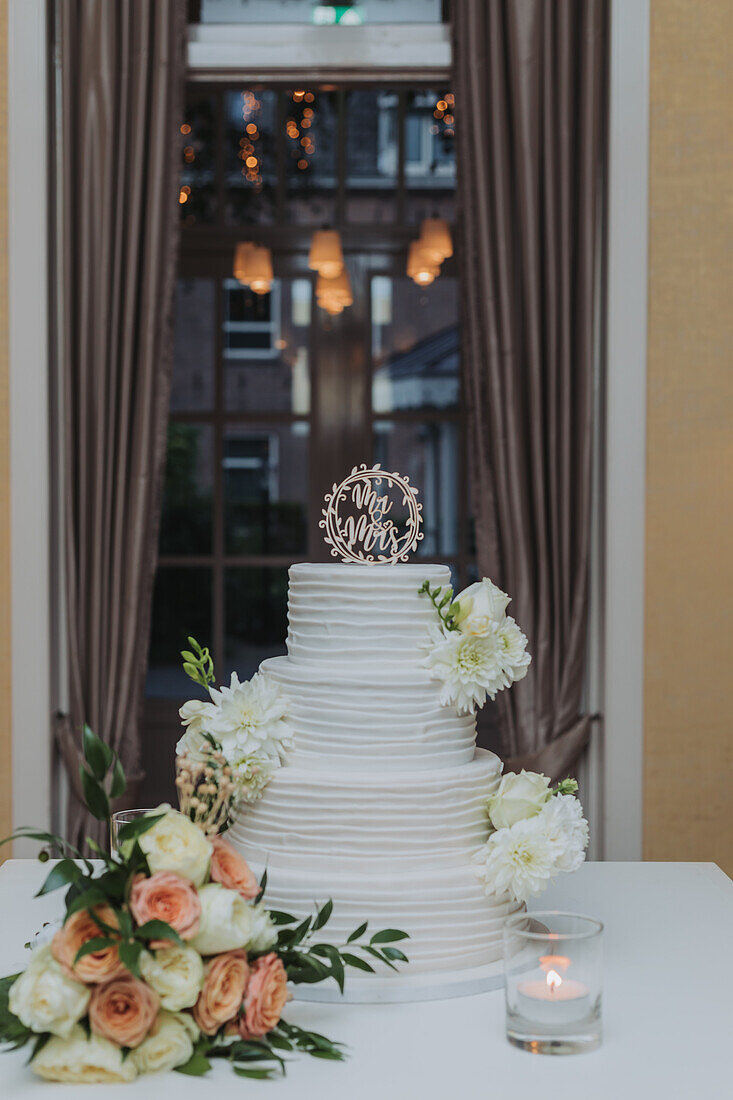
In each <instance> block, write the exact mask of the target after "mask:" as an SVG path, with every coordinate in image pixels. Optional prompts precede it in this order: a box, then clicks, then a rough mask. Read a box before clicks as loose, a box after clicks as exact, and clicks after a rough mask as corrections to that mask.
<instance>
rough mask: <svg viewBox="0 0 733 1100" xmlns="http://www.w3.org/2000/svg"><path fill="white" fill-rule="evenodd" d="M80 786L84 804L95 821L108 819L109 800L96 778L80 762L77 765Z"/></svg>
mask: <svg viewBox="0 0 733 1100" xmlns="http://www.w3.org/2000/svg"><path fill="white" fill-rule="evenodd" d="M79 775H80V776H81V786H82V791H83V792H84V804H85V805H86V808H87V809H88V810H89V813H90V814H91V815H92V817H96V819H97V821H108V820H109V816H110V810H109V800H108V798H107V795H106V794H105V792H104V790H103V788H102V787H100V785H99V783H97V781H96V779H94V777H93V776H92V775H91V773H90V772H88V771H87V770H86V768H85V767H83V766H82V765H81V764H80V765H79Z"/></svg>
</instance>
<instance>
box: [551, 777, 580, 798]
mask: <svg viewBox="0 0 733 1100" xmlns="http://www.w3.org/2000/svg"><path fill="white" fill-rule="evenodd" d="M577 793H578V780H577V779H561V780H560V782H559V783H558V785H557V786H556V787H553V788H552V794H577Z"/></svg>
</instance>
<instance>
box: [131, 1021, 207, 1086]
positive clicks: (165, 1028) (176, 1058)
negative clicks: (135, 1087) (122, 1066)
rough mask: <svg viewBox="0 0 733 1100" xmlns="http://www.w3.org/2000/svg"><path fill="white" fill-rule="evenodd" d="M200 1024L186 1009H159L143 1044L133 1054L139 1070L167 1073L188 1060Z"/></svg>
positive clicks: (139, 1071)
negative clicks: (183, 1010)
mask: <svg viewBox="0 0 733 1100" xmlns="http://www.w3.org/2000/svg"><path fill="white" fill-rule="evenodd" d="M197 1037H198V1028H197V1027H196V1024H195V1023H194V1021H193V1019H192V1017H191V1016H188V1015H187V1014H186V1013H183V1012H177V1013H173V1012H159V1013H158V1016H157V1019H156V1021H155V1023H154V1024H153V1026H152V1027H151V1029H150V1031H149V1032H148V1034H147V1035H146V1037H145V1038H144V1039H143V1041H142V1043H141V1044H140V1046H139V1047H136V1048H135V1050H133V1051H132V1052H131V1054H130V1057H131V1058H132V1060H133V1062H134V1063H135V1065H136V1067H137V1071H138V1073H165V1072H166V1071H167V1070H171V1069H175V1068H176V1066H182V1065H184V1063H186V1062H188V1060H189V1059H190V1058H191V1056H192V1054H193V1044H194V1041H195V1039H196V1038H197Z"/></svg>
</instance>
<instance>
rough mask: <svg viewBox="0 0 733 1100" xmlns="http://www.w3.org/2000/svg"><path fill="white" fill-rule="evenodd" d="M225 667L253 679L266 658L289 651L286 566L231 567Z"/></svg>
mask: <svg viewBox="0 0 733 1100" xmlns="http://www.w3.org/2000/svg"><path fill="white" fill-rule="evenodd" d="M224 585H225V590H224V607H225V615H226V636H225V640H224V666H225V668H227V669H230V668H233V669H236V670H237V673H238V675H239V678H240V680H249V679H251V678H252V676H254V674H255V672H257V669H258V668H259V666H260V661H264V660H265V658H266V657H276V656H279V655H281V654H284V653H285V652H286V645H285V639H286V636H287V633H288V571H287V569H285V568H282V567H270V568H257V567H253V566H247V567H244V566H243V567H241V568H238V567H237V568H234V567H232V568H229V569H227V570H226V573H225V580H224Z"/></svg>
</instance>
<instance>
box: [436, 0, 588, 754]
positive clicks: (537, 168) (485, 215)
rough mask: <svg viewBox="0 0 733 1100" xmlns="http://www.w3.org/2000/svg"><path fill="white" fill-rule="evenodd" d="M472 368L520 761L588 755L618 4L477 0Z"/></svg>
mask: <svg viewBox="0 0 733 1100" xmlns="http://www.w3.org/2000/svg"><path fill="white" fill-rule="evenodd" d="M453 12H454V70H455V72H454V88H455V95H456V107H457V111H458V112H459V116H460V125H459V126H458V128H457V136H458V142H459V156H458V166H459V178H458V195H459V227H460V228H459V233H460V240H461V248H460V250H459V259H460V262H461V264H462V276H463V288H464V295H465V304H464V370H465V384H466V389H467V405H468V410H469V421H470V435H471V453H472V477H473V504H474V515H475V518H476V537H477V556H478V568H479V574H480V575H486V576H490V577H492V579H493V580H495V581H496V582H497V583H498V584H500V585H501V586H502V587H503V588H505V589H506V591H507V592H509V593H510V595H511V596H512V597H513V603H512V605H511V608H510V610H511V611H512V613H513V614H514V616H515V618H516V619H517V621H518V622H519V624H520V625H521V627H522V629H523V630H524V631H525V633H526V634H527V636H528V639H529V649H530V652H531V653H532V658H533V659H532V665H531V667H530V670H529V674H528V675H527V677H526V679H525V680H523V681H522V682H520V683H519V684H517V685H515V686H514V687H513V688H512V690H511V691H509V692H502V693H500V695H499V696H498V697H497V710H498V721H499V726H500V730H501V738H502V742H503V743H502V746H501V748H502V751H503V752H504V754H505V755H506V756H508V757H509V760H508V761H507V766H508V767H509V768H513V767H514V766H519V767H521V766H522V765H524V766H532V765H533V764H534V765H539V766H541V768H542V770H544V771H546V772H548V773H549V774H551V775H553V776H559V775H560V774H564V773H566V772H567V770H568V769H569V768H570V767H572V765H573V763H574V762H575V761H576V760H577V757H578V756H579V755H580V753H581V752H582V750H583V748H584V746H585V744H586V742H587V739H588V731H589V725H590V723H589V720H588V718H587V716H584V715H583V713H582V703H583V686H584V677H585V655H586V634H587V623H588V592H589V556H590V514H591V479H592V442H593V438H592V437H593V362H594V346H595V339H596V315H597V307H596V295H597V272H598V269H599V263H598V258H599V248H600V246H601V231H600V225H601V206H600V195H601V184H602V177H603V172H602V167H603V150H604V143H605V128H604V110H605V48H606V40H607V20H608V12H607V3H606V0H553V2H552V3H549V2H548V0H461V2H460V3H458V4H455V5H454V8H453Z"/></svg>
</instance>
